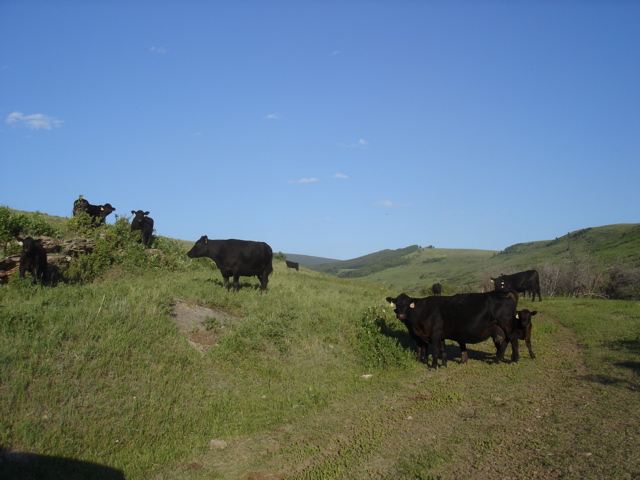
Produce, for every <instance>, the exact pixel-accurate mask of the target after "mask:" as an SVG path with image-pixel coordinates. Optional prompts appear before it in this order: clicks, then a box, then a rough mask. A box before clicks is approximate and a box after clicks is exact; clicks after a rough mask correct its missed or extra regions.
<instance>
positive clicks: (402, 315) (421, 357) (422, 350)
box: [387, 293, 446, 363]
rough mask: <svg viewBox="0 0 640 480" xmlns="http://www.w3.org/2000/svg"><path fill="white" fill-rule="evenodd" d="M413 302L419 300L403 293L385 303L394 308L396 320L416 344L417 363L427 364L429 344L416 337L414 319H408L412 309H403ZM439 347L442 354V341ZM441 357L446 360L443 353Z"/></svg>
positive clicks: (388, 298) (412, 311) (389, 298)
mask: <svg viewBox="0 0 640 480" xmlns="http://www.w3.org/2000/svg"><path fill="white" fill-rule="evenodd" d="M415 300H420V299H412V298H411V297H409V296H408V295H406V294H404V293H401V294H400V295H399V296H398V297H397V298H393V297H387V302H389V303H390V304H391V306H392V307H394V308H395V310H394V311H395V313H396V316H397V318H398V320H400V321H401V322H402V323H404V326H405V327H407V330H409V336H410V337H411V339H412V340H413V341H414V342H415V344H416V349H417V351H418V353H417V355H416V360H417V361H418V362H422V363H427V351H428V348H429V343H428V342H425V341H424V340H423V339H422V337H420V335H418V333H417V332H416V331H415V330H414V327H413V320H415V319H412V318H410V317H411V316H412V314H413V313H414V310H413V308H408V309H407V308H405V307H406V305H411V304H412V303H415ZM441 346H442V352H444V340H443V343H442V345H441ZM443 355H444V357H443V358H446V353H443Z"/></svg>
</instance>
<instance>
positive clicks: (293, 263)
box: [285, 260, 300, 272]
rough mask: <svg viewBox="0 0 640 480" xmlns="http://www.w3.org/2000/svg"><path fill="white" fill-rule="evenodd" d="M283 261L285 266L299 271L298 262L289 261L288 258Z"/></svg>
mask: <svg viewBox="0 0 640 480" xmlns="http://www.w3.org/2000/svg"><path fill="white" fill-rule="evenodd" d="M285 263H286V264H287V268H295V269H296V272H299V271H300V264H298V262H290V261H289V260H285Z"/></svg>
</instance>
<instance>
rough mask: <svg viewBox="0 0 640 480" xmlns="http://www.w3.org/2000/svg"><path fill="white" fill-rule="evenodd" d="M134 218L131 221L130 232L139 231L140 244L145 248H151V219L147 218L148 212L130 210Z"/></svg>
mask: <svg viewBox="0 0 640 480" xmlns="http://www.w3.org/2000/svg"><path fill="white" fill-rule="evenodd" d="M131 213H133V214H134V215H135V216H134V218H133V220H131V231H132V232H134V231H136V230H140V233H141V234H142V244H143V245H144V246H146V247H150V246H151V242H152V241H153V218H151V217H147V215H149V212H143V211H142V210H138V211H137V212H136V211H135V210H131Z"/></svg>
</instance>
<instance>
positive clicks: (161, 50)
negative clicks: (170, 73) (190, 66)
mask: <svg viewBox="0 0 640 480" xmlns="http://www.w3.org/2000/svg"><path fill="white" fill-rule="evenodd" d="M151 51H152V52H153V53H158V54H160V55H164V54H165V53H167V49H166V48H164V47H151Z"/></svg>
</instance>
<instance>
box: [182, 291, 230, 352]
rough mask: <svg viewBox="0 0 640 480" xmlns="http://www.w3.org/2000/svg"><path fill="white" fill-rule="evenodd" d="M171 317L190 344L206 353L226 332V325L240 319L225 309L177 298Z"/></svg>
mask: <svg viewBox="0 0 640 480" xmlns="http://www.w3.org/2000/svg"><path fill="white" fill-rule="evenodd" d="M171 319H172V320H173V321H174V323H175V324H176V325H178V327H179V328H180V333H183V334H184V335H185V336H186V337H187V341H188V342H189V344H190V345H191V346H193V347H194V348H195V349H196V350H198V351H199V352H200V353H202V354H205V353H206V352H207V350H209V349H210V348H211V347H213V346H214V345H215V344H216V343H217V341H218V338H220V335H223V334H224V329H225V327H226V325H227V324H228V323H229V322H230V321H237V320H239V317H237V316H236V315H233V314H232V313H231V312H229V311H227V310H224V309H220V308H215V309H214V308H208V307H202V306H200V305H197V304H195V303H192V302H187V301H185V300H181V299H179V298H177V299H175V301H174V303H173V313H172V314H171Z"/></svg>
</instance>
